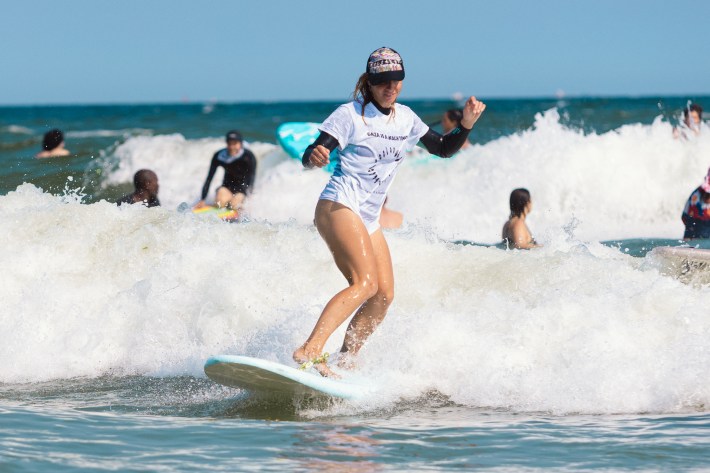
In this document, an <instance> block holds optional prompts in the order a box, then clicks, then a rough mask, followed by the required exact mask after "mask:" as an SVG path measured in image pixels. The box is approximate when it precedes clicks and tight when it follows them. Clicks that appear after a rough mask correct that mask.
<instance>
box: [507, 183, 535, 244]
mask: <svg viewBox="0 0 710 473" xmlns="http://www.w3.org/2000/svg"><path fill="white" fill-rule="evenodd" d="M530 212H532V199H531V198H530V192H529V191H528V190H527V189H522V188H521V189H515V190H514V191H513V192H511V193H510V216H509V217H508V221H507V222H505V224H504V225H503V241H504V242H505V243H506V245H507V247H508V248H518V249H521V250H527V249H530V248H536V247H538V246H540V245H538V244H537V243H535V239H533V237H532V235H531V234H530V229H528V226H527V224H526V223H525V217H527V215H528V214H529V213H530Z"/></svg>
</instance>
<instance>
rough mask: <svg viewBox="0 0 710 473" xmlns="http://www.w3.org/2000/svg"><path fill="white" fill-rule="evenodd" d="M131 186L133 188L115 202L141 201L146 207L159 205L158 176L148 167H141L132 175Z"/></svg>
mask: <svg viewBox="0 0 710 473" xmlns="http://www.w3.org/2000/svg"><path fill="white" fill-rule="evenodd" d="M133 186H134V187H135V190H134V191H133V192H132V193H130V194H128V195H124V196H123V197H121V198H120V199H119V200H118V201H116V203H117V204H118V205H121V204H137V203H139V202H140V203H142V204H143V205H145V206H147V207H159V206H160V201H159V200H158V189H159V187H160V186H159V185H158V176H157V174H155V173H154V172H153V171H151V170H150V169H141V170H140V171H138V172H137V173H135V175H134V176H133Z"/></svg>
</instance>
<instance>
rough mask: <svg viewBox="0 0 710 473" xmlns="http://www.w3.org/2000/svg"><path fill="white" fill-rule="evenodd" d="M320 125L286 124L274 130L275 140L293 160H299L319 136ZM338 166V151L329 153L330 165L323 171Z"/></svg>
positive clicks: (308, 123) (309, 123)
mask: <svg viewBox="0 0 710 473" xmlns="http://www.w3.org/2000/svg"><path fill="white" fill-rule="evenodd" d="M319 126H320V124H318V123H313V122H286V123H282V124H281V125H279V127H278V128H277V129H276V140H277V141H278V142H279V144H280V145H281V147H282V148H283V149H284V151H286V154H288V155H289V156H290V157H292V158H293V159H297V160H299V161H300V160H301V158H302V157H303V153H304V152H305V151H306V148H308V147H309V146H310V145H311V144H312V143H313V142H314V141H315V140H316V138H318V135H319V134H320V130H319V129H318V127H319ZM337 164H338V151H337V150H333V152H332V153H330V164H328V165H327V166H325V167H324V168H323V169H324V170H325V171H328V172H332V171H333V169H335V166H336V165H337Z"/></svg>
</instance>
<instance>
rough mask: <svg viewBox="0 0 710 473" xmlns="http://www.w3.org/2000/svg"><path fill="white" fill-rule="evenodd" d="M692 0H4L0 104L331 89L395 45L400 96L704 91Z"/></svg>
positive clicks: (707, 65) (338, 94)
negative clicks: (400, 64)
mask: <svg viewBox="0 0 710 473" xmlns="http://www.w3.org/2000/svg"><path fill="white" fill-rule="evenodd" d="M708 18H710V1H705V0H674V1H660V0H643V1H641V0H594V1H592V0H585V1H582V0H578V1H575V0H566V1H565V0H490V1H486V2H484V1H464V0H452V1H448V2H438V1H435V0H430V1H427V2H425V1H421V0H409V1H399V0H394V1H385V0H356V1H348V2H345V1H337V0H331V1H326V0H316V1H295V0H279V1H269V0H252V1H248V2H247V1H237V0H232V1H226V0H214V1H184V0H121V1H104V0H66V1H59V0H51V1H35V0H23V1H6V2H3V8H2V14H1V15H0V41H1V42H2V47H1V48H0V64H1V65H2V68H1V70H2V72H1V73H0V84H1V86H0V104H2V105H11V104H53V103H57V104H67V103H68V104H71V103H119V102H125V103H137V102H179V101H183V100H189V101H206V100H218V101H278V100H317V99H333V100H343V99H345V98H346V97H347V96H348V94H350V93H351V91H352V88H353V86H354V84H355V81H356V79H357V77H358V75H359V74H360V73H361V72H362V71H363V70H364V67H365V61H366V59H367V56H368V55H369V53H370V52H371V51H372V50H374V49H376V48H378V47H380V46H383V45H387V46H391V47H393V48H395V49H396V50H398V51H399V52H400V53H401V54H402V56H403V58H404V62H405V68H406V72H407V79H406V80H405V84H404V89H403V92H402V97H403V98H405V99H406V98H447V97H451V95H452V94H454V93H456V92H461V93H463V94H466V95H469V94H474V95H477V96H480V97H484V98H485V97H540V96H552V95H554V94H555V92H556V91H558V90H563V91H564V92H565V93H566V94H567V95H568V96H579V95H592V96H600V95H602V96H604V95H624V96H643V95H651V96H654V95H706V94H709V93H710V60H708V53H710V35H709V34H708V32H707V31H708V30H707V21H708Z"/></svg>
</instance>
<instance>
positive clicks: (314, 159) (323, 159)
mask: <svg viewBox="0 0 710 473" xmlns="http://www.w3.org/2000/svg"><path fill="white" fill-rule="evenodd" d="M308 159H309V161H310V162H311V164H312V165H314V166H317V167H319V168H322V167H323V166H325V165H327V164H328V163H329V162H330V151H328V148H326V147H325V146H323V145H318V146H316V147H315V148H313V151H311V156H310V157H309V158H308Z"/></svg>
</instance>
